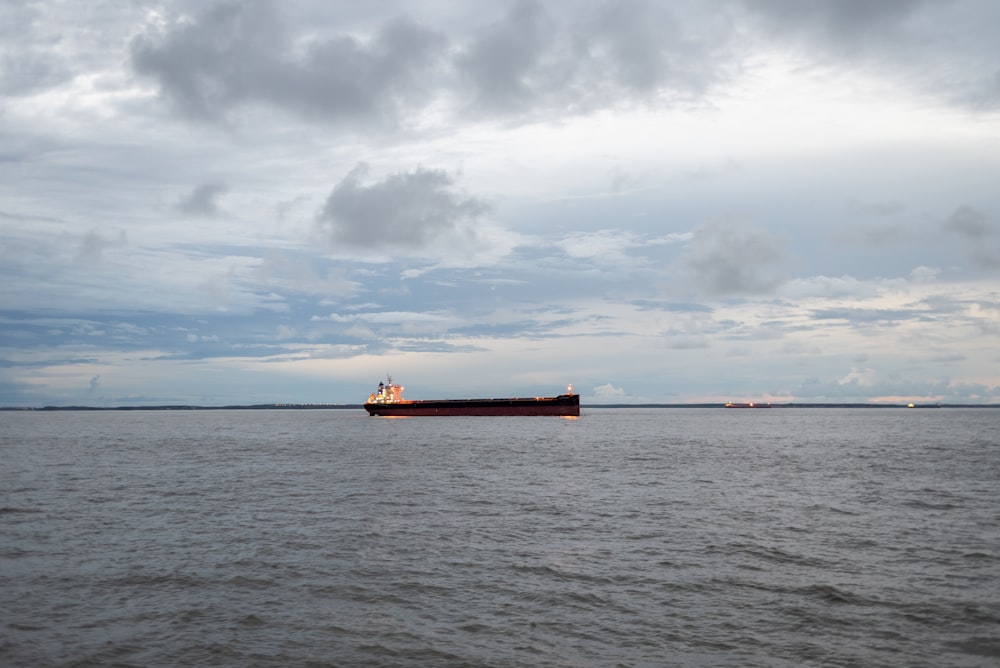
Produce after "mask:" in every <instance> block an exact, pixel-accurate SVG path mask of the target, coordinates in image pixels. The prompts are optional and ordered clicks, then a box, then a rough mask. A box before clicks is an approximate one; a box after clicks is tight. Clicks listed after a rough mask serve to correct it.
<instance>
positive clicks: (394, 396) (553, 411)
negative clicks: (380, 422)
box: [365, 376, 580, 417]
mask: <svg viewBox="0 0 1000 668" xmlns="http://www.w3.org/2000/svg"><path fill="white" fill-rule="evenodd" d="M365 410H366V411H368V414H369V415H378V416H382V417H417V416H434V415H441V416H449V415H473V416H490V415H555V416H559V417H579V415H580V395H579V394H573V386H572V385H570V386H569V388H567V390H566V394H560V395H559V396H556V397H532V398H528V399H522V398H520V397H511V398H506V399H433V400H425V401H409V400H407V399H404V398H403V387H402V386H400V385H396V384H395V383H393V382H392V377H391V376H390V377H389V378H388V382H387V383H379V384H378V390H376V391H375V392H372V393H371V394H370V395H369V396H368V401H366V402H365Z"/></svg>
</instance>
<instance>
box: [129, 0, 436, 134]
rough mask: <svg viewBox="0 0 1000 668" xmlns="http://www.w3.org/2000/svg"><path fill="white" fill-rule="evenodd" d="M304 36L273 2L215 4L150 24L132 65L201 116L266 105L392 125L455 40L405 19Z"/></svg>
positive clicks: (183, 108) (184, 110)
mask: <svg viewBox="0 0 1000 668" xmlns="http://www.w3.org/2000/svg"><path fill="white" fill-rule="evenodd" d="M296 37H299V36H298V35H292V34H290V31H289V29H288V28H287V26H286V24H285V21H284V17H283V16H282V14H281V12H279V11H277V9H276V8H275V5H273V4H272V3H271V2H267V1H264V0H261V1H258V2H248V3H239V4H237V3H228V2H227V3H213V4H211V5H209V6H208V7H207V9H205V10H203V11H202V12H201V13H199V14H197V15H196V16H178V17H174V18H172V19H169V20H159V21H156V22H153V23H151V24H149V25H147V27H146V29H145V31H144V32H142V33H141V34H139V35H138V36H136V37H135V38H134V39H133V40H132V42H131V45H130V52H131V64H132V67H133V69H134V70H135V72H137V73H138V74H140V75H145V76H148V77H150V78H152V79H153V80H154V81H156V83H157V84H158V86H159V89H160V93H161V94H162V95H163V96H164V97H165V98H166V99H168V100H169V101H170V102H171V103H172V104H173V105H174V107H175V108H177V109H178V110H179V111H181V112H182V113H183V114H184V115H186V116H189V117H192V118H197V119H202V120H220V119H222V118H225V117H226V116H227V115H228V114H229V113H230V112H232V111H233V110H235V109H237V108H239V107H242V106H244V105H248V104H254V103H264V104H270V105H274V106H276V107H282V108H289V109H292V110H294V111H296V112H299V113H302V114H305V115H307V116H309V117H312V118H314V119H317V120H323V121H333V122H335V121H344V120H347V121H352V122H355V123H358V124H361V125H369V124H372V123H374V124H376V125H391V124H394V123H395V122H396V121H398V120H399V119H400V118H402V115H401V114H400V113H398V112H399V108H400V106H401V105H403V104H404V103H406V102H419V100H420V99H421V98H423V97H424V92H423V91H424V89H425V87H426V81H428V80H434V77H433V76H432V70H433V68H434V66H435V61H436V59H437V58H438V57H439V56H440V55H441V53H442V51H443V49H444V47H445V41H444V38H443V36H442V35H440V34H439V33H436V32H434V31H432V30H428V29H426V28H423V27H421V26H418V25H416V24H415V23H413V22H411V21H408V20H405V19H397V20H391V21H388V22H386V23H384V24H383V25H382V27H381V29H380V30H379V31H377V32H376V33H375V35H374V36H372V37H371V38H370V39H367V40H364V39H360V38H357V37H353V36H349V35H346V34H345V35H340V36H336V37H333V38H329V39H318V38H315V39H311V40H305V41H303V40H298V41H297V40H296V39H295V38H296Z"/></svg>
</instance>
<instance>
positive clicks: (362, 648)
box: [0, 408, 1000, 666]
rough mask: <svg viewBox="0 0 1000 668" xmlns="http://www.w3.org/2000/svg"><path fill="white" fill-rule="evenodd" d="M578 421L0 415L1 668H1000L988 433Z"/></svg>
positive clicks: (999, 487) (602, 417)
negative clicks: (803, 667) (216, 667)
mask: <svg viewBox="0 0 1000 668" xmlns="http://www.w3.org/2000/svg"><path fill="white" fill-rule="evenodd" d="M583 413H584V414H583V416H582V417H581V418H579V419H576V420H567V419H559V418H411V419H385V418H369V417H368V416H367V415H365V414H364V413H363V412H362V411H360V410H359V411H351V410H304V411H292V410H287V411H280V410H275V411H148V412H147V411H135V412H132V411H128V412H116V411H113V412H24V413H20V412H8V413H0V665H5V666H57V665H67V666H89V665H118V666H132V665H134V666H151V665H158V666H164V665H226V666H229V665H231V666H254V665H256V666H286V665H297V666H305V665H315V666H321V665H336V666H352V665H388V666H420V665H424V666H614V665H619V666H662V665H687V666H747V665H769V666H800V665H816V666H821V665H829V666H859V665H864V666H900V665H908V666H942V665H947V666H996V665H998V663H1000V496H998V492H1000V435H998V434H1000V429H998V427H1000V411H998V410H991V409H947V408H946V409H939V410H905V409H878V410H874V409H856V410H855V409H772V410H755V411H739V410H736V411H734V410H723V409H590V410H588V409H586V408H585V409H584V411H583Z"/></svg>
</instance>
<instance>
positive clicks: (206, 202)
mask: <svg viewBox="0 0 1000 668" xmlns="http://www.w3.org/2000/svg"><path fill="white" fill-rule="evenodd" d="M228 190H229V186H227V185H226V184H225V183H222V182H218V181H213V182H210V183H202V184H201V185H199V186H197V187H195V188H194V190H192V191H191V192H190V193H189V194H188V195H187V196H185V197H182V198H181V199H180V200H179V201H178V202H177V210H178V211H180V212H181V213H183V214H186V215H188V216H214V215H216V214H217V213H219V205H218V199H219V197H221V196H222V195H224V194H225V193H226V192H227V191H228Z"/></svg>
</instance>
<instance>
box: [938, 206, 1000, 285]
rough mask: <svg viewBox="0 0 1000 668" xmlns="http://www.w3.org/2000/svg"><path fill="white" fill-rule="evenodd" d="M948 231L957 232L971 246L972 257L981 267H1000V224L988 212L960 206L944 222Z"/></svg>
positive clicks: (969, 252) (988, 268)
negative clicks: (991, 218) (987, 214)
mask: <svg viewBox="0 0 1000 668" xmlns="http://www.w3.org/2000/svg"><path fill="white" fill-rule="evenodd" d="M944 230H945V231H946V232H949V233H952V234H956V235H958V236H959V237H960V238H962V239H963V240H965V241H966V242H967V243H968V244H969V245H970V246H969V248H968V249H967V252H968V254H969V257H970V259H971V260H972V262H973V263H974V264H975V265H976V266H977V267H979V268H980V269H985V270H988V271H992V270H995V269H1000V226H998V225H997V224H996V223H994V222H993V221H992V220H990V218H989V217H988V216H986V214H984V213H982V212H980V211H978V210H976V209H974V208H972V207H969V206H960V207H959V208H958V209H956V210H955V211H954V213H952V214H951V215H950V216H949V217H948V219H947V220H946V221H945V223H944Z"/></svg>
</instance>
